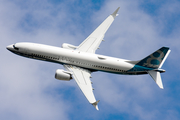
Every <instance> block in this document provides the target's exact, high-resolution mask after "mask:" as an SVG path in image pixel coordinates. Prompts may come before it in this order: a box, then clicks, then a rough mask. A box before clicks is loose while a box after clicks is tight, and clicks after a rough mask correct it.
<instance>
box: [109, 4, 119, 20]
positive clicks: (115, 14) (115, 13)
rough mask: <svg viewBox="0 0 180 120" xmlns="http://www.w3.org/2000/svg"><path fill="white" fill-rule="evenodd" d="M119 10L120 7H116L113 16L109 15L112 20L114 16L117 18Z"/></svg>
mask: <svg viewBox="0 0 180 120" xmlns="http://www.w3.org/2000/svg"><path fill="white" fill-rule="evenodd" d="M119 8H120V7H118V8H117V9H116V10H115V11H114V12H113V14H111V15H112V16H113V17H114V18H115V17H116V16H118V14H117V12H118V11H119Z"/></svg>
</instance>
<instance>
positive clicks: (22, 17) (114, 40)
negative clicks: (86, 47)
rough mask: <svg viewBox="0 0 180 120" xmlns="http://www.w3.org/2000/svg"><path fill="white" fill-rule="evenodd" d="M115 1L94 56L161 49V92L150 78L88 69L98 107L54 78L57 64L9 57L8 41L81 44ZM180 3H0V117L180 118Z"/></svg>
mask: <svg viewBox="0 0 180 120" xmlns="http://www.w3.org/2000/svg"><path fill="white" fill-rule="evenodd" d="M119 6H120V10H119V12H118V13H119V16H118V17H117V18H116V19H115V21H114V23H113V24H112V26H111V27H110V29H109V30H108V31H107V33H106V36H105V38H104V39H105V42H102V44H101V45H100V49H99V50H98V51H97V54H102V55H107V56H113V57H119V58H124V59H130V60H139V59H142V58H144V57H146V56H147V55H149V54H150V53H152V52H154V51H155V50H157V49H159V48H160V47H162V46H167V47H170V49H171V50H172V51H171V53H170V55H169V57H168V58H167V60H166V61H165V63H164V65H163V67H162V68H163V69H165V70H166V72H165V73H163V74H162V80H163V84H164V89H163V90H161V89H159V88H158V86H157V85H156V84H155V82H154V81H153V80H152V78H151V77H150V76H149V75H142V76H140V75H139V76H123V75H114V74H108V73H103V72H95V73H93V74H92V77H93V78H92V81H93V88H95V90H94V94H95V96H96V99H97V100H100V102H99V109H100V110H99V111H96V110H95V109H94V107H93V106H92V105H90V104H89V103H88V101H87V100H86V98H85V97H84V95H83V94H82V93H81V91H80V90H79V88H78V86H77V85H76V83H75V81H74V80H71V81H70V82H64V81H58V80H56V79H55V78H54V74H55V71H56V70H57V69H63V67H62V66H61V65H59V64H54V63H48V62H43V61H37V60H32V59H27V58H23V57H20V56H17V55H14V54H12V53H10V52H9V51H7V50H6V46H7V45H10V44H13V43H17V42H35V43H42V44H48V45H53V46H59V47H61V45H62V43H69V44H74V45H79V44H80V43H81V42H82V41H83V40H84V39H85V38H86V37H87V36H88V35H89V34H90V33H91V32H92V31H93V30H94V29H95V28H96V27H97V26H98V25H99V24H100V23H101V22H102V21H103V20H104V19H105V18H106V17H107V16H108V15H110V14H111V13H112V12H114V10H115V9H116V8H117V7H119ZM179 6H180V1H178V0H171V1H169V0H163V1H156V0H150V1H148V2H147V1H142V0H136V1H134V0H128V1H123V0H100V1H98V2H97V1H95V0H92V1H80V0H76V1H75V0H69V1H66V0H31V1H28V0H0V40H1V41H2V42H1V44H0V50H1V69H0V99H1V100H0V101H1V102H0V106H1V107H0V113H1V114H0V119H2V120H3V119H13V120H24V119H26V120H32V119H33V120H40V119H43V120H49V119H53V120H59V119H63V120H71V119H78V120H79V119H80V120H81V119H82V120H84V119H87V120H88V119H89V120H91V119H100V120H109V119H111V120H117V119H122V120H127V119H129V120H137V119H138V120H144V119H146V120H152V119H153V120H159V119H164V120H169V119H173V120H178V119H179V118H180V102H179V101H180V95H179V91H180V87H179V86H180V81H179V78H180V74H179V68H180V64H179V59H180V57H179V53H180V48H179V45H180V40H179V38H180V34H179V33H180V28H179V26H180V22H179V21H180V9H179Z"/></svg>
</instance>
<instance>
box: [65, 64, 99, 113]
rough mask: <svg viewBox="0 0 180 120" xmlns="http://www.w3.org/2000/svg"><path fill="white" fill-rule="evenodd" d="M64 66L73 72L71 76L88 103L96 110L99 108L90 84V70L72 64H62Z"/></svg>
mask: <svg viewBox="0 0 180 120" xmlns="http://www.w3.org/2000/svg"><path fill="white" fill-rule="evenodd" d="M64 67H65V68H66V69H67V70H68V71H70V72H72V73H73V74H72V75H73V78H74V79H75V81H76V83H77V84H78V86H79V88H80V89H81V91H82V92H83V94H84V95H85V97H86V98H87V100H88V101H89V103H91V104H92V105H93V106H94V107H95V108H96V109H97V110H99V109H98V105H97V104H98V102H99V101H96V99H95V97H94V94H93V88H92V85H91V80H90V77H91V72H90V71H89V70H87V69H84V68H80V67H77V66H73V65H64Z"/></svg>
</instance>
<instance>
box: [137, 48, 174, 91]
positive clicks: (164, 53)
mask: <svg viewBox="0 0 180 120" xmlns="http://www.w3.org/2000/svg"><path fill="white" fill-rule="evenodd" d="M170 51H171V50H169V48H168V47H162V48H160V49H159V50H157V51H155V52H154V53H152V54H151V55H149V56H147V57H146V58H144V59H142V60H141V61H139V62H138V63H137V64H136V65H140V66H144V67H148V68H153V70H150V71H147V72H148V74H149V75H150V76H151V77H152V78H153V80H154V81H155V82H156V84H157V85H158V86H159V87H160V88H161V89H163V84H162V80H161V75H160V73H161V72H165V70H162V69H160V68H161V67H162V65H163V64H164V61H165V60H166V58H167V57H168V55H169V53H170Z"/></svg>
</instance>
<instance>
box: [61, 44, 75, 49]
mask: <svg viewBox="0 0 180 120" xmlns="http://www.w3.org/2000/svg"><path fill="white" fill-rule="evenodd" d="M62 48H65V49H71V50H75V49H76V48H77V46H74V45H71V44H67V43H63V44H62Z"/></svg>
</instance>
